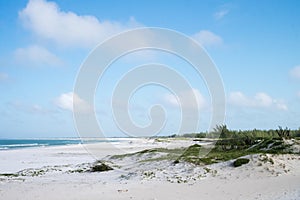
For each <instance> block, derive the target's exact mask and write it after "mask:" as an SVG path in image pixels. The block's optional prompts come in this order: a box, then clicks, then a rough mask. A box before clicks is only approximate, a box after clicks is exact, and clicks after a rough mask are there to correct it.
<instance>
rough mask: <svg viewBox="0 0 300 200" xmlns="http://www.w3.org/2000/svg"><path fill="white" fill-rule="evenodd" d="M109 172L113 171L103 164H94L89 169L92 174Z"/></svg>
mask: <svg viewBox="0 0 300 200" xmlns="http://www.w3.org/2000/svg"><path fill="white" fill-rule="evenodd" d="M110 170H113V168H111V167H110V166H108V165H106V164H104V163H100V164H96V165H94V166H93V167H92V169H91V171H92V172H105V171H110Z"/></svg>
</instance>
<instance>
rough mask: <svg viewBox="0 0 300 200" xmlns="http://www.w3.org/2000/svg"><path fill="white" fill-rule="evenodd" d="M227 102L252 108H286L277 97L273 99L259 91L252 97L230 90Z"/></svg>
mask: <svg viewBox="0 0 300 200" xmlns="http://www.w3.org/2000/svg"><path fill="white" fill-rule="evenodd" d="M228 102H229V103H230V104H232V105H235V106H240V107H252V108H276V109H278V110H288V107H287V105H286V104H285V103H284V102H283V101H281V100H277V99H273V98H272V97H270V96H269V95H268V94H266V93H263V92H260V93H256V94H255V95H254V96H253V97H247V96H246V95H244V94H243V93H242V92H231V93H230V94H229V97H228Z"/></svg>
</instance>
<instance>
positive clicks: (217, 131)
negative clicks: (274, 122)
mask: <svg viewBox="0 0 300 200" xmlns="http://www.w3.org/2000/svg"><path fill="white" fill-rule="evenodd" d="M168 137H188V138H240V137H251V138H261V139H265V138H296V137H299V138H300V128H299V129H298V130H291V129H289V128H285V129H283V128H282V127H281V126H279V127H278V129H270V130H258V129H253V130H230V129H228V128H227V126H226V125H218V126H217V127H216V128H214V130H213V131H211V132H200V133H186V134H182V135H176V134H173V135H170V136H168Z"/></svg>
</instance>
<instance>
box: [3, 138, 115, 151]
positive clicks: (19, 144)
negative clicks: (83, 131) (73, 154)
mask: <svg viewBox="0 0 300 200" xmlns="http://www.w3.org/2000/svg"><path fill="white" fill-rule="evenodd" d="M95 142H116V140H107V139H94V140H88V143H95ZM81 143H82V140H80V139H73V138H72V139H70V138H68V139H0V151H1V150H8V149H20V148H32V147H48V146H58V145H71V144H81ZM85 143H86V140H85Z"/></svg>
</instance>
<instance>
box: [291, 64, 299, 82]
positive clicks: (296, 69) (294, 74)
mask: <svg viewBox="0 0 300 200" xmlns="http://www.w3.org/2000/svg"><path fill="white" fill-rule="evenodd" d="M290 76H291V77H292V78H296V79H299V80H300V65H299V66H296V67H294V68H293V69H291V70H290Z"/></svg>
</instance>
